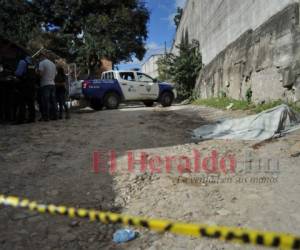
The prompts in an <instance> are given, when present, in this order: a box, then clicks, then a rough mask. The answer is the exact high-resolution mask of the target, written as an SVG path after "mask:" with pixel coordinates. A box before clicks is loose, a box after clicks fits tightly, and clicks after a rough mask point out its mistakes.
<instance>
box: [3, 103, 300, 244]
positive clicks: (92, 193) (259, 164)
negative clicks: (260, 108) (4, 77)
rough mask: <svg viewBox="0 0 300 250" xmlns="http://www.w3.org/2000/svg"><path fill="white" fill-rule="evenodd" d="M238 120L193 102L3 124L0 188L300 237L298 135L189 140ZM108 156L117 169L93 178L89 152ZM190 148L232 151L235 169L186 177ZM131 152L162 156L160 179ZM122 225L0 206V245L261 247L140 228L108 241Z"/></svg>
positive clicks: (109, 208)
mask: <svg viewBox="0 0 300 250" xmlns="http://www.w3.org/2000/svg"><path fill="white" fill-rule="evenodd" d="M243 115H245V114H243V113H242V112H230V111H227V112H223V111H219V110H215V109H212V108H205V107H196V106H191V105H187V106H173V107H171V108H160V107H154V108H144V107H141V106H129V107H128V106H127V107H123V108H121V109H119V110H114V111H101V112H93V111H91V110H88V109H85V110H77V111H74V112H73V114H72V118H71V119H70V120H62V121H53V122H49V123H36V124H34V125H33V124H28V125H22V126H8V125H1V126H0V162H1V165H0V166H1V167H0V171H1V172H0V173H1V174H0V192H1V193H4V194H11V195H18V196H25V197H27V198H30V199H34V200H38V201H41V202H46V203H55V204H65V205H70V206H76V207H87V208H95V209H101V210H106V211H116V212H122V213H126V214H132V215H139V216H146V217H155V218H168V219H173V220H181V221H187V222H199V223H207V224H222V225H227V226H241V227H250V228H254V229H259V230H272V231H283V232H290V233H294V234H297V233H299V232H300V210H299V208H300V199H299V198H300V195H299V194H300V181H299V177H300V164H299V163H300V156H299V152H300V131H296V132H294V133H292V134H289V135H287V136H285V137H283V138H279V139H276V140H272V141H270V142H267V143H263V144H260V145H255V144H256V143H257V142H243V141H229V140H223V141H221V140H219V141H217V140H210V141H203V142H194V141H193V140H192V139H191V136H190V131H191V130H192V129H194V128H197V127H199V126H201V125H203V124H208V123H211V122H213V121H215V120H216V119H220V118H224V117H239V116H243ZM109 150H114V151H115V152H116V156H117V168H116V171H115V172H114V173H113V174H110V173H108V172H106V173H104V172H100V173H95V172H94V171H93V168H92V156H93V152H94V151H99V152H102V155H103V154H105V153H103V152H108V151H109ZM194 150H197V151H198V152H200V154H201V157H202V158H201V159H202V160H203V159H204V158H205V157H208V156H210V155H211V152H212V151H213V150H216V151H217V153H218V162H219V161H220V159H221V158H222V157H223V156H224V157H225V156H228V155H231V156H232V155H233V156H234V159H235V160H236V162H237V167H236V169H235V173H234V174H231V173H228V174H227V175H225V174H224V173H221V174H220V175H216V174H211V175H209V176H207V174H205V175H204V173H203V171H201V172H200V173H194V172H191V173H189V172H187V171H186V172H185V173H184V174H183V175H182V176H181V177H179V173H178V170H177V166H178V164H179V163H180V162H181V163H182V161H180V162H179V161H178V157H180V156H186V157H185V158H184V159H186V158H188V159H190V161H191V163H192V162H193V159H194V158H193V157H194V156H193V152H194ZM128 151H130V152H132V154H133V155H134V157H135V159H138V158H139V157H140V155H141V152H145V154H146V157H147V162H148V163H149V162H150V161H151V159H154V158H155V159H157V158H160V159H162V162H161V166H162V173H156V174H150V168H149V166H150V165H149V164H148V165H147V166H148V168H147V171H146V172H145V173H142V172H141V171H139V164H136V165H135V171H134V172H133V173H129V172H128ZM171 156H173V157H175V160H174V161H172V164H171V167H172V168H171V171H170V173H166V171H165V170H164V166H165V165H164V164H165V159H166V158H165V157H171ZM176 157H177V158H176ZM176 159H177V160H176ZM250 161H251V166H252V168H250V165H249V162H250ZM152 162H154V163H155V161H152ZM185 162H186V161H185ZM268 162H269V163H268ZM154 163H153V164H154ZM156 164H157V162H156ZM153 166H154V165H153ZM155 166H157V165H155ZM192 166H193V164H192ZM268 166H269V168H268ZM204 177H209V178H210V179H206V180H205V179H204ZM229 177H230V178H231V179H230V181H227V179H226V178H229ZM261 177H265V180H266V179H267V180H268V181H263V182H261V181H260V180H262V179H259V178H261ZM212 180H217V181H212ZM120 227H121V226H112V225H101V224H100V223H90V222H88V221H84V220H80V219H78V220H77V219H76V220H70V219H68V218H62V217H52V216H50V215H39V214H36V213H30V212H27V211H23V210H15V209H12V208H8V207H0V232H1V233H0V249H151V250H154V249H197V250H200V249H213V250H221V249H259V248H254V247H252V246H250V247H245V246H238V245H231V244H225V243H222V242H218V241H213V240H205V239H195V238H190V237H180V236H174V235H172V234H168V233H167V234H157V233H152V232H149V231H147V230H141V229H139V230H138V231H139V232H140V237H139V238H137V239H136V240H134V241H132V242H129V243H126V244H122V245H115V244H114V243H113V242H112V234H113V233H114V232H115V231H116V230H117V229H118V228H120Z"/></svg>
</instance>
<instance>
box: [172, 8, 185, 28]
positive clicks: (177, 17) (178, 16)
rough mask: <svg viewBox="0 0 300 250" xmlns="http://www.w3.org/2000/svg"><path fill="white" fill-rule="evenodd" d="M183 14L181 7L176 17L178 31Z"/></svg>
mask: <svg viewBox="0 0 300 250" xmlns="http://www.w3.org/2000/svg"><path fill="white" fill-rule="evenodd" d="M182 14H183V9H182V8H180V7H177V13H176V14H175V16H174V23H175V26H176V29H178V26H179V24H180V20H181V17H182Z"/></svg>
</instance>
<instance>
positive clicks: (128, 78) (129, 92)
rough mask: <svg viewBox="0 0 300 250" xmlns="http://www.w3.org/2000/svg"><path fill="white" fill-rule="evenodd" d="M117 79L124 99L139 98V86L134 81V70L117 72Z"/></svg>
mask: <svg viewBox="0 0 300 250" xmlns="http://www.w3.org/2000/svg"><path fill="white" fill-rule="evenodd" d="M118 81H119V84H120V87H121V89H122V92H123V95H124V97H125V100H128V101H133V100H140V98H141V94H140V89H139V88H140V86H139V83H138V82H137V81H136V76H135V73H134V72H119V77H118Z"/></svg>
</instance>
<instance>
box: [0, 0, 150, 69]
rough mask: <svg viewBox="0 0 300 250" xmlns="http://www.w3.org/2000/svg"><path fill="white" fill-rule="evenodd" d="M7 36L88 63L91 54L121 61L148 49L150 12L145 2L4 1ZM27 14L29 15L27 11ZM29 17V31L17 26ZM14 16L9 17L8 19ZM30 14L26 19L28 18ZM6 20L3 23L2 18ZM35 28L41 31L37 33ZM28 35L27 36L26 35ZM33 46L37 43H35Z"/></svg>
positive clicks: (90, 0) (4, 32)
mask: <svg viewBox="0 0 300 250" xmlns="http://www.w3.org/2000/svg"><path fill="white" fill-rule="evenodd" d="M1 3H2V6H1V9H2V8H3V10H4V11H2V10H1V13H0V14H2V13H7V17H5V21H6V23H5V25H6V24H7V23H8V24H9V25H10V30H12V31H16V33H17V34H16V35H14V34H12V32H9V30H8V29H7V28H5V27H4V26H5V25H1V26H0V32H2V34H3V35H5V36H7V37H9V38H11V39H12V40H14V41H18V42H20V43H22V44H23V45H27V43H28V41H29V40H32V39H29V38H32V37H33V38H34V40H36V39H37V40H39V41H40V42H42V43H44V42H45V43H46V44H47V46H49V47H48V48H49V49H51V50H54V51H55V52H56V53H57V54H59V55H62V56H67V57H68V58H69V59H76V61H77V62H80V63H82V64H88V61H89V59H90V58H94V57H95V56H97V57H99V58H100V57H103V56H105V57H107V58H109V59H111V60H112V61H113V63H118V62H120V61H130V60H131V58H132V56H136V57H137V58H138V59H140V60H141V59H142V58H143V56H144V54H145V52H146V49H145V41H146V39H147V34H148V33H147V22H148V20H149V11H148V10H147V8H146V7H145V3H144V2H143V1H141V0H124V1H115V0H101V1H99V0H31V1H28V0H12V1H8V0H7V1H6V0H1ZM23 14H25V15H23ZM11 15H16V17H17V18H16V19H19V20H24V23H25V24H26V25H25V24H24V26H26V27H25V28H26V29H25V28H24V29H20V28H18V26H19V24H20V22H19V21H18V22H17V21H15V20H13V19H12V18H11ZM9 16H10V18H9ZM26 18H27V19H26ZM2 23H3V22H2ZM30 27H31V28H33V29H32V31H33V30H34V31H35V32H36V30H38V33H39V34H38V35H37V34H34V35H33V34H32V32H31V30H30ZM24 33H25V34H26V35H28V37H26V39H25V38H23V37H22V36H24ZM32 44H34V42H33V43H32Z"/></svg>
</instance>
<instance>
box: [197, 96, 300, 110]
mask: <svg viewBox="0 0 300 250" xmlns="http://www.w3.org/2000/svg"><path fill="white" fill-rule="evenodd" d="M231 103H233V106H232V108H231V109H232V110H248V111H250V112H253V113H260V112H262V111H264V110H267V109H271V108H274V107H276V106H278V105H281V104H287V105H288V106H290V107H291V108H292V109H293V110H294V111H296V112H300V108H299V107H298V106H296V104H295V103H285V102H284V101H282V100H275V101H271V102H267V103H263V104H257V105H255V104H253V103H249V102H248V101H244V100H235V99H232V98H228V97H224V98H208V99H197V100H194V101H193V104H195V105H204V106H208V107H213V108H219V109H226V107H228V106H229V105H230V104H231Z"/></svg>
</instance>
